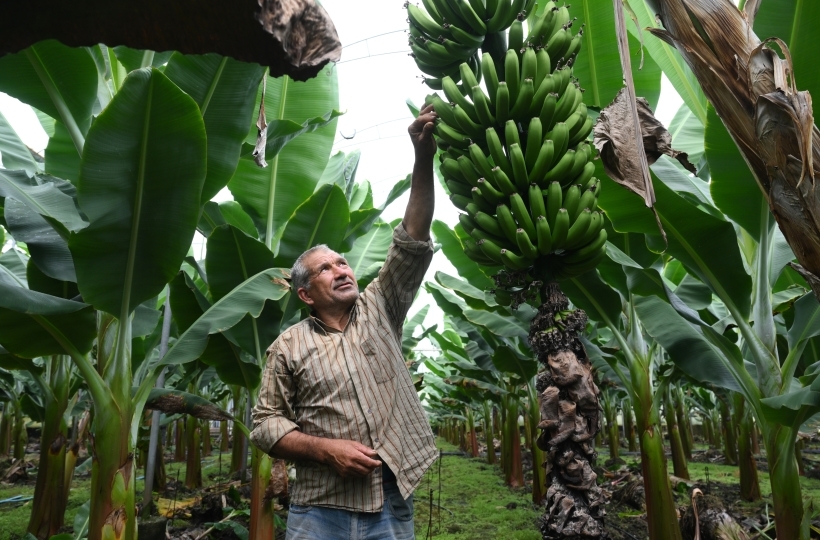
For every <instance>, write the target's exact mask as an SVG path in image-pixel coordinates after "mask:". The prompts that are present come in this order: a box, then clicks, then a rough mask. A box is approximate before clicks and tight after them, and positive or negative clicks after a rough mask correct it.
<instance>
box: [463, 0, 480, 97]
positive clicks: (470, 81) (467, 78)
mask: <svg viewBox="0 0 820 540" xmlns="http://www.w3.org/2000/svg"><path fill="white" fill-rule="evenodd" d="M465 1H466V0H465ZM458 72H459V74H461V82H462V84H464V87H465V88H467V94H468V95H472V91H473V87H474V86H478V80H476V78H475V74H473V70H472V68H470V64H468V63H467V62H464V63H462V64H461V65H460V66H458Z"/></svg>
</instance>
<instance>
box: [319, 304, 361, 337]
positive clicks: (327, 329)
mask: <svg viewBox="0 0 820 540" xmlns="http://www.w3.org/2000/svg"><path fill="white" fill-rule="evenodd" d="M358 314H359V301H358V300H356V303H355V304H353V307H352V308H350V317H348V319H347V324H346V325H345V327H344V328H343V329H342V330H341V331H339V330H337V329H335V328H333V327H332V326H330V325H328V324H327V323H326V322H324V321H323V320H322V319H320V318H319V317H317V316H316V312H315V311H311V312H310V321H311V323H312V324H313V329H314V330H315V331H317V332H320V333H322V334H324V335H328V334H339V333H344V332H345V331H346V330H347V329H348V327H349V326H350V325H351V324H352V323H355V322H356V319H357V317H358Z"/></svg>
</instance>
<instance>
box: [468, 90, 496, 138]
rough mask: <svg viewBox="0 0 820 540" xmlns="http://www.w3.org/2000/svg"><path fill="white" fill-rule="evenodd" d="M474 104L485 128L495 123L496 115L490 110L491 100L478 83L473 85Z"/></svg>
mask: <svg viewBox="0 0 820 540" xmlns="http://www.w3.org/2000/svg"><path fill="white" fill-rule="evenodd" d="M473 104H474V105H475V112H476V115H478V119H479V120H480V121H481V125H482V126H483V127H484V128H488V127H490V126H492V125H494V124H495V117H494V116H493V113H492V112H490V100H489V99H488V98H487V96H486V95H484V91H483V90H482V89H481V87H480V86H478V85H476V86H473Z"/></svg>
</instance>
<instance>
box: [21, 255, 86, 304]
mask: <svg viewBox="0 0 820 540" xmlns="http://www.w3.org/2000/svg"><path fill="white" fill-rule="evenodd" d="M26 281H27V282H28V288H29V289H31V290H32V291H37V292H41V293H44V294H48V295H51V296H56V297H57V298H64V299H66V300H68V299H71V298H74V297H76V296H78V295H79V294H80V290H79V289H78V288H77V284H76V283H74V282H71V281H61V280H58V279H54V278H51V277H48V276H47V275H45V274H44V273H43V271H42V270H40V269H39V268H38V267H37V265H36V264H35V263H34V261H33V260H32V259H29V261H28V264H27V265H26Z"/></svg>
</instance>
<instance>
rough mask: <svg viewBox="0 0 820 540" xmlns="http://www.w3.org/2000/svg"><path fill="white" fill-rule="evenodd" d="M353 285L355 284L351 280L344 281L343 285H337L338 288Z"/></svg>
mask: <svg viewBox="0 0 820 540" xmlns="http://www.w3.org/2000/svg"><path fill="white" fill-rule="evenodd" d="M352 286H353V284H352V283H351V282H349V281H346V282H344V283H342V284H341V285H338V286H336V290H339V289H342V288H345V287H352Z"/></svg>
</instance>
